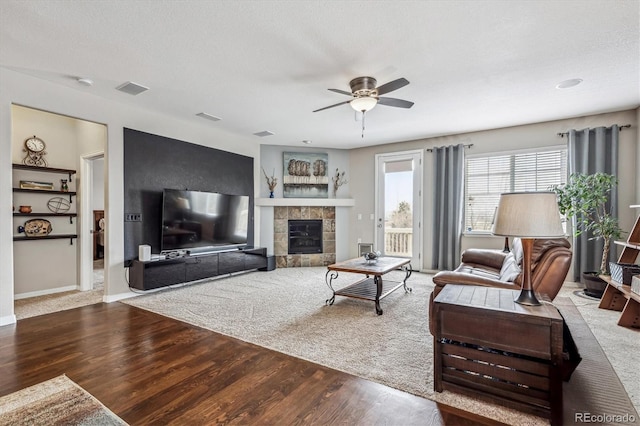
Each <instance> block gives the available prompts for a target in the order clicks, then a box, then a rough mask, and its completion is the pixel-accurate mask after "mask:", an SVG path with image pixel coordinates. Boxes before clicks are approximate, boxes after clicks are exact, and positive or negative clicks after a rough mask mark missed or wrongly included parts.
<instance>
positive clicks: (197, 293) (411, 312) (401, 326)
mask: <svg viewBox="0 0 640 426" xmlns="http://www.w3.org/2000/svg"><path fill="white" fill-rule="evenodd" d="M325 273H326V268H322V267H316V268H314V267H305V268H284V269H277V270H276V271H272V272H254V273H248V274H242V275H237V276H233V277H228V278H223V279H217V280H213V281H209V282H204V283H197V284H190V285H186V286H182V287H179V288H169V289H163V290H161V291H158V292H155V293H152V294H146V295H143V296H139V297H135V298H132V299H127V300H124V301H123V303H127V304H130V305H132V306H137V307H140V308H143V309H147V310H150V311H152V312H155V313H158V314H161V315H165V316H168V317H172V318H175V319H178V320H182V321H185V322H188V323H190V324H193V325H197V326H200V327H203V328H206V329H209V330H212V331H216V332H218V333H222V334H225V335H228V336H231V337H234V338H237V339H240V340H243V341H246V342H250V343H254V344H257V345H259V346H262V347H265V348H269V349H273V350H276V351H279V352H283V353H286V354H289V355H293V356H296V357H298V358H302V359H305V360H308V361H312V362H315V363H318V364H322V365H325V366H327V367H330V368H334V369H337V370H340V371H344V372H346V373H350V374H353V375H356V376H359V377H362V378H365V379H369V380H372V381H375V382H378V383H382V384H385V385H387V386H391V387H393V388H396V389H400V390H403V391H406V392H410V393H412V394H415V395H419V396H422V397H426V398H429V399H432V400H435V401H438V402H442V403H445V404H447V405H450V406H453V407H458V408H461V409H463V410H465V411H470V412H473V413H477V414H481V415H482V416H485V417H488V418H492V419H495V420H498V421H501V422H505V423H509V424H520V425H525V424H532V425H535V424H548V421H547V420H546V419H541V418H539V417H536V416H531V415H527V414H523V413H520V412H518V411H515V410H510V409H507V408H504V407H501V406H496V405H492V404H487V403H484V402H480V401H476V400H474V399H472V398H467V397H464V396H462V395H458V394H455V393H451V392H443V393H435V392H434V391H433V346H432V340H433V338H432V336H431V335H430V334H429V329H428V322H429V319H428V315H429V314H428V304H429V295H430V294H431V291H432V289H433V283H432V281H431V276H430V275H427V274H421V273H414V274H413V275H412V276H411V277H410V278H409V280H408V285H409V286H410V287H412V288H413V291H412V292H411V293H405V292H404V291H403V289H402V288H400V289H398V290H397V291H395V292H394V293H392V294H391V295H390V296H388V297H387V298H385V299H383V300H382V301H381V306H382V309H383V310H384V314H383V315H380V316H378V315H376V313H375V308H374V304H373V302H370V301H365V300H359V299H351V298H345V297H340V296H337V297H336V300H335V303H334V305H333V306H327V305H326V304H325V301H326V299H328V298H329V297H330V296H331V294H332V293H331V292H330V290H329V289H328V287H327V286H326V284H325ZM403 275H404V274H402V273H400V272H395V271H394V272H391V273H390V274H388V275H385V277H384V278H385V279H390V280H396V281H398V280H400V279H401V277H402V276H403ZM360 278H361V276H360V275H356V274H350V273H342V272H341V273H340V275H339V277H338V279H337V280H336V281H334V285H335V287H336V288H340V287H343V286H344V285H346V284H349V283H352V282H354V281H356V280H358V279H360Z"/></svg>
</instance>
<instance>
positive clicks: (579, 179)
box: [553, 173, 623, 297]
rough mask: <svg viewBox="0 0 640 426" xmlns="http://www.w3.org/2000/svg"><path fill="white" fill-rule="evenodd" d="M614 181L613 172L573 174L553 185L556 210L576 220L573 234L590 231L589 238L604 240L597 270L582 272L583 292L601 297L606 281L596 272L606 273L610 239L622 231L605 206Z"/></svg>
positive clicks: (614, 183) (619, 234) (615, 183)
mask: <svg viewBox="0 0 640 426" xmlns="http://www.w3.org/2000/svg"><path fill="white" fill-rule="evenodd" d="M617 184H618V180H617V178H616V177H615V176H614V175H610V174H606V173H594V174H582V173H574V174H572V175H571V176H569V181H568V182H567V183H566V184H565V185H555V186H554V187H553V191H554V192H555V193H556V194H557V196H558V207H559V210H560V213H562V214H563V215H565V216H566V217H567V218H575V219H576V228H575V229H574V230H573V231H574V235H576V236H578V235H580V234H582V233H583V232H590V233H591V235H592V237H591V238H590V240H598V239H600V238H602V239H603V240H604V248H603V250H602V260H601V262H600V270H599V271H583V272H582V283H583V284H584V285H585V287H586V290H585V293H586V294H587V295H589V296H593V297H602V293H603V292H604V289H605V288H606V283H605V282H604V281H603V280H602V279H600V277H599V275H608V273H609V264H608V259H609V250H610V248H611V241H612V240H613V239H617V238H620V236H621V235H622V233H623V231H622V229H621V228H620V226H619V224H618V218H616V217H614V216H613V215H612V214H611V207H609V208H607V202H608V201H609V194H610V193H611V190H612V189H613V187H614V186H615V185H617Z"/></svg>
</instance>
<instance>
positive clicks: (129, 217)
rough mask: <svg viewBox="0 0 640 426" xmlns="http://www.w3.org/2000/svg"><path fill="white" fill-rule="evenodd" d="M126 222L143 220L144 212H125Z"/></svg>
mask: <svg viewBox="0 0 640 426" xmlns="http://www.w3.org/2000/svg"><path fill="white" fill-rule="evenodd" d="M124 221H125V222H142V213H125V215H124Z"/></svg>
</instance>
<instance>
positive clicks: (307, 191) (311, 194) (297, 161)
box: [282, 152, 329, 198]
mask: <svg viewBox="0 0 640 426" xmlns="http://www.w3.org/2000/svg"><path fill="white" fill-rule="evenodd" d="M283 156H284V158H283V164H284V170H283V173H282V177H283V178H282V184H283V196H284V198H329V175H328V173H329V170H328V163H329V154H328V153H326V152H284V153H283Z"/></svg>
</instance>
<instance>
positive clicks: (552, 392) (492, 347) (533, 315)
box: [432, 284, 563, 425]
mask: <svg viewBox="0 0 640 426" xmlns="http://www.w3.org/2000/svg"><path fill="white" fill-rule="evenodd" d="M518 294H519V291H515V290H506V289H500V288H493V287H479V286H469V285H454V284H448V285H446V286H445V287H444V288H443V290H442V291H441V292H440V293H439V294H438V296H436V298H435V299H434V304H433V308H434V315H433V317H432V318H434V321H435V324H434V325H435V326H434V327H433V330H434V369H435V381H434V384H435V386H434V387H435V390H436V391H437V392H442V391H443V390H451V391H454V392H459V393H464V394H466V395H470V396H473V397H476V398H481V399H484V400H489V401H490V402H495V403H499V404H502V405H505V406H508V407H510V408H515V409H518V410H521V411H525V412H528V413H532V414H535V415H538V416H542V417H547V418H549V419H550V420H551V424H552V425H553V424H561V423H562V378H563V376H562V362H563V361H562V350H563V348H562V343H563V337H562V333H563V331H562V328H563V319H562V316H561V315H560V313H559V312H558V310H557V309H556V308H555V307H554V306H553V305H552V304H551V303H549V302H542V303H543V304H542V305H541V306H524V305H520V304H517V303H515V302H514V300H515V299H516V298H517V296H518Z"/></svg>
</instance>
